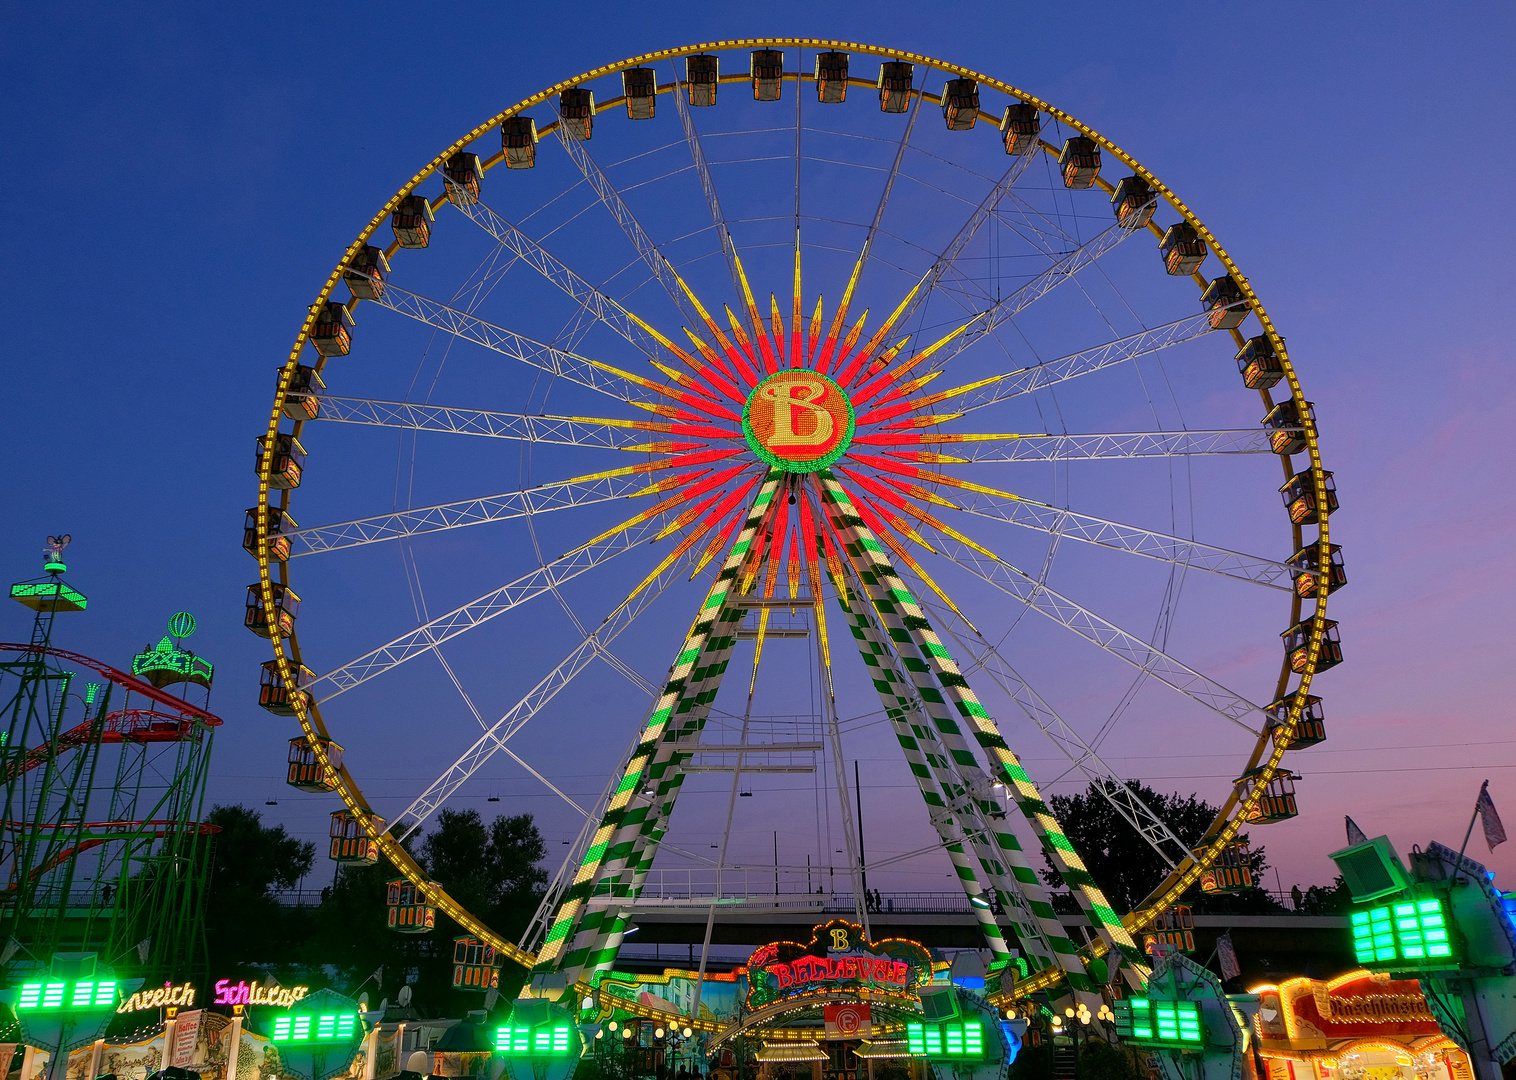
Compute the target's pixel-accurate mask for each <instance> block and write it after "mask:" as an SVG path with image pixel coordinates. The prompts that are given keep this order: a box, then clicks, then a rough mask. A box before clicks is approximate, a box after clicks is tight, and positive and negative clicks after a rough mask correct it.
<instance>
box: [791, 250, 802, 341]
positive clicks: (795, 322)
mask: <svg viewBox="0 0 1516 1080" xmlns="http://www.w3.org/2000/svg"><path fill="white" fill-rule="evenodd" d="M794 301H795V306H794V310H793V313H792V314H791V315H790V367H792V368H795V367H799V366H800V361H801V360H802V359H804V357H802V356H801V355H800V331H801V322H800V314H801V312H800V230H799V229H796V230H795V295H794Z"/></svg>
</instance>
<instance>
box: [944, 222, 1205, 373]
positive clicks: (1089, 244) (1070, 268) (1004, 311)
mask: <svg viewBox="0 0 1516 1080" xmlns="http://www.w3.org/2000/svg"><path fill="white" fill-rule="evenodd" d="M1141 231H1142V230H1140V229H1128V228H1125V227H1124V226H1121V225H1112V226H1110V227H1109V228H1107V229H1106V230H1105V231H1104V232H1101V233H1097V234H1096V235H1095V236H1094V237H1092V238H1091V239H1089V240H1087V241H1085V242H1084V243H1083V244H1081V245H1079V246H1078V247H1076V248H1075V249H1074V250H1073V251H1070V252H1068V253H1067V254H1065V255H1064V256H1063V257H1062V258H1061V259H1059V260H1058V261H1057V262H1055V263H1054V264H1053V265H1052V266H1050V267H1048V268H1047V269H1046V270H1044V271H1043V272H1042V273H1040V274H1038V275H1037V276H1036V277H1034V278H1033V279H1032V280H1031V281H1029V282H1027V283H1026V284H1025V285H1023V286H1021V288H1019V289H1017V290H1016V291H1015V292H1013V293H1011V294H1010V295H1009V296H1007V297H1005V299H1003V300H1000V301H998V302H996V303H994V304H992V305H990V306H989V307H987V308H985V309H984V310H983V311H982V312H980V318H979V319H978V320H977V323H978V325H977V326H976V328H975V329H974V331H973V332H972V333H970V334H967V335H965V337H964V338H963V339H962V340H961V341H959V342H958V343H957V344H956V345H955V346H954V347H953V348H952V349H950V350H946V351H944V352H943V353H941V354H939V355H938V356H937V357H936V359H934V360H933V361H932V363H931V365H930V367H929V368H928V370H936V369H937V368H940V367H944V366H946V365H947V364H948V362H949V361H951V360H952V359H953V357H955V356H957V355H958V354H959V353H960V352H962V351H963V350H964V349H966V348H968V347H969V346H970V345H972V344H974V342H976V341H978V340H980V339H981V338H983V337H984V336H986V335H988V334H990V333H992V332H993V331H994V330H995V328H996V327H998V326H1000V325H1002V324H1003V323H1006V322H1009V321H1010V320H1011V319H1014V318H1015V317H1016V316H1017V315H1019V314H1021V312H1023V311H1025V310H1026V309H1027V308H1029V307H1031V306H1032V305H1033V304H1035V303H1036V302H1037V301H1038V300H1040V299H1042V298H1043V297H1044V296H1046V295H1047V294H1048V293H1050V292H1052V291H1053V290H1054V289H1055V288H1057V287H1058V286H1059V285H1061V284H1063V283H1064V282H1065V281H1068V280H1069V279H1070V278H1072V277H1073V276H1074V275H1075V274H1077V273H1079V271H1081V270H1083V269H1084V268H1085V267H1087V266H1090V265H1092V264H1094V263H1095V262H1097V261H1098V260H1099V259H1100V258H1101V257H1102V256H1104V255H1106V254H1109V253H1110V252H1111V251H1114V250H1115V249H1116V248H1117V246H1119V245H1120V244H1121V242H1122V241H1124V240H1127V239H1130V238H1131V237H1132V236H1135V235H1136V234H1137V233H1138V232H1141ZM1209 316H1210V312H1206V313H1205V317H1206V318H1209Z"/></svg>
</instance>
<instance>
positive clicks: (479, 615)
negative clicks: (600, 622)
mask: <svg viewBox="0 0 1516 1080" xmlns="http://www.w3.org/2000/svg"><path fill="white" fill-rule="evenodd" d="M656 530H657V527H656V525H655V524H653V523H651V522H643V523H641V524H638V525H635V526H633V527H632V528H630V529H627V530H625V531H622V532H618V533H616V534H615V535H614V536H611V537H610V538H608V539H606V540H603V541H601V542H599V543H596V544H591V545H589V546H587V547H584V548H581V549H579V550H578V551H575V552H572V553H570V554H568V555H565V556H563V557H561V558H558V559H554V560H553V561H552V562H550V563H547V564H546V565H544V566H539V567H537V569H535V570H532V571H530V572H529V573H526V574H523V575H522V576H521V577H519V578H517V579H516V580H515V581H512V582H510V583H509V584H506V585H502V586H501V587H500V588H498V589H494V590H492V591H490V592H487V593H485V594H484V595H483V596H481V597H479V598H478V599H476V600H472V601H470V602H469V603H467V604H464V605H463V606H462V607H457V608H454V609H453V610H452V611H450V612H448V613H447V614H446V615H439V616H438V617H437V618H435V619H432V620H431V621H430V622H428V623H426V624H424V625H422V626H419V627H417V628H416V629H415V630H412V631H410V632H409V633H407V634H403V635H401V636H400V637H398V638H396V639H395V640H394V641H391V642H390V643H389V644H387V645H382V646H380V647H379V648H377V649H374V650H372V651H370V652H367V653H365V654H363V655H362V656H360V657H358V658H357V659H356V660H351V661H349V662H348V663H346V664H343V665H342V666H341V667H339V668H336V669H335V670H333V671H329V672H327V673H325V674H324V675H318V676H316V678H315V679H314V680H313V681H312V682H311V684H310V689H311V692H312V693H313V694H317V695H318V696H317V701H318V702H320V703H322V704H324V703H326V702H328V701H330V700H331V699H332V698H334V697H336V696H337V695H338V694H343V693H346V692H347V691H349V690H351V689H353V688H354V687H355V686H359V685H361V684H363V683H365V682H368V681H369V680H370V679H372V678H375V677H377V676H379V675H383V674H384V673H385V672H387V671H393V670H394V669H395V668H397V667H399V666H400V665H401V664H403V663H405V662H406V661H408V660H413V659H415V658H416V657H418V656H420V655H422V654H424V653H427V652H430V651H431V650H432V649H434V648H436V647H437V646H438V645H441V644H443V643H444V642H447V641H451V640H452V639H453V638H455V637H458V636H459V635H460V634H465V633H467V632H468V631H470V630H473V629H474V628H475V627H478V626H481V625H483V624H484V623H486V622H488V621H490V620H491V619H494V618H498V617H499V616H501V615H504V614H505V613H506V612H507V611H511V610H514V609H515V608H518V607H520V606H521V605H522V604H524V603H526V602H527V601H529V600H533V599H535V598H536V597H538V596H541V595H542V594H543V593H545V592H550V591H551V590H553V589H555V588H557V587H559V586H561V585H562V584H563V583H564V582H566V581H570V580H572V579H573V578H576V577H578V576H579V575H580V574H582V573H584V572H585V571H586V570H592V569H594V568H595V567H596V566H599V565H600V564H601V563H603V562H605V561H606V560H608V559H612V558H614V557H615V556H617V555H620V554H621V553H622V552H624V551H626V550H627V549H629V548H632V547H635V546H636V545H637V544H639V543H640V542H642V541H643V540H645V539H648V538H649V537H650V536H651V535H652V534H653V533H654V532H655V531H656ZM322 689H325V690H326V693H324V694H322V693H321V690H322Z"/></svg>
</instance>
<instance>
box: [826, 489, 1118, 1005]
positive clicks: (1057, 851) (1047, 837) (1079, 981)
mask: <svg viewBox="0 0 1516 1080" xmlns="http://www.w3.org/2000/svg"><path fill="white" fill-rule="evenodd" d="M818 477H819V479H820V482H821V485H822V488H823V490H824V491H825V492H826V495H827V497H828V499H829V501H830V503H831V513H832V521H833V525H834V527H835V528H837V530H838V532H839V533H840V534H841V535H842V536H843V537H844V538H845V542H846V543H849V544H851V545H852V546H854V547H856V555H855V558H857V559H859V560H860V561H861V562H862V563H863V564H865V565H867V566H869V567H870V569H871V570H872V572H873V575H874V578H875V580H874V582H873V586H874V589H873V590H871V595H873V596H874V598H875V606H876V608H878V610H879V612H880V614H881V616H882V617H884V619H885V622H886V625H887V626H889V628H890V631H891V636H892V637H895V638H897V640H898V637H904V638H906V639H907V640H909V642H910V643H911V644H912V645H914V646H915V650H916V651H917V653H918V655H917V656H915V657H912V656H909V655H905V654H904V650H903V658H904V659H905V662H906V667H907V669H908V670H909V671H911V673H912V675H913V677H915V676H916V674H917V672H916V667H917V664H918V663H920V664H923V665H924V666H925V667H929V668H930V669H931V672H932V673H934V674H935V675H936V677H937V681H938V682H939V683H940V684H941V687H942V695H938V694H937V693H936V691H935V688H934V689H933V692H932V695H931V696H929V695H928V694H927V693H926V692H925V691H923V694H922V697H923V700H924V701H925V702H926V704H927V706H928V708H929V709H931V708H932V706H933V705H934V704H939V703H942V696H943V695H945V697H946V699H947V702H948V703H951V705H952V706H953V707H954V708H955V709H956V711H957V712H958V716H959V719H961V720H962V721H963V722H966V723H967V724H969V725H971V726H972V728H973V730H974V734H975V738H976V741H977V742H978V743H979V746H980V748H981V750H983V751H984V752H985V753H986V754H987V755H988V756H989V757H990V759H991V760H992V761H993V762H994V763H995V764H996V766H997V773H998V775H1000V776H1001V777H1002V778H1003V780H1004V782H1005V783H1006V786H1007V789H1008V790H1009V791H1010V792H1012V794H1013V796H1014V798H1015V801H1016V806H1017V808H1018V809H1019V810H1020V811H1021V814H1022V816H1023V817H1024V818H1025V819H1026V821H1027V823H1028V824H1029V825H1030V826H1031V827H1032V830H1033V832H1034V833H1035V835H1036V836H1037V838H1038V840H1039V841H1040V842H1041V843H1042V845H1043V848H1044V850H1045V851H1046V852H1047V853H1048V856H1049V859H1050V861H1051V862H1052V863H1053V866H1054V867H1055V868H1056V869H1057V870H1058V872H1059V874H1061V875H1062V877H1063V879H1064V881H1065V882H1066V883H1067V884H1068V885H1069V887H1070V889H1071V891H1072V892H1073V894H1074V897H1075V899H1076V900H1077V901H1078V902H1079V905H1080V907H1081V908H1082V909H1083V911H1084V913H1085V915H1086V916H1087V917H1088V918H1089V920H1090V924H1091V925H1092V926H1093V927H1095V928H1096V929H1097V930H1099V931H1100V932H1101V933H1102V934H1103V935H1104V936H1106V938H1107V940H1108V941H1109V942H1110V943H1111V944H1112V945H1113V946H1115V948H1116V949H1117V950H1118V955H1120V956H1121V957H1122V958H1123V959H1125V960H1127V961H1128V962H1129V963H1133V962H1138V961H1137V960H1136V958H1137V957H1138V956H1140V953H1138V951H1137V946H1136V943H1135V942H1134V941H1133V940H1132V937H1131V935H1130V934H1129V933H1128V932H1127V930H1126V928H1125V927H1124V926H1122V924H1121V918H1120V916H1118V915H1117V914H1116V912H1115V910H1114V909H1113V908H1112V907H1111V905H1110V903H1109V901H1107V900H1106V898H1105V895H1104V894H1103V893H1102V892H1101V891H1100V888H1099V886H1098V885H1096V884H1095V880H1094V878H1093V877H1091V876H1090V873H1089V870H1088V869H1087V868H1086V867H1085V865H1084V861H1083V860H1082V859H1081V858H1080V857H1079V853H1078V852H1077V851H1076V850H1075V849H1074V845H1073V844H1072V843H1071V842H1070V841H1069V839H1068V837H1067V835H1065V833H1064V831H1063V827H1062V826H1061V825H1060V824H1059V823H1058V820H1057V819H1056V818H1055V817H1054V816H1053V813H1052V810H1051V808H1049V807H1048V805H1047V803H1046V802H1045V801H1044V800H1043V798H1042V796H1041V793H1040V792H1039V791H1038V790H1037V787H1036V785H1035V784H1033V782H1032V780H1031V777H1030V776H1029V775H1028V774H1027V772H1026V770H1025V769H1024V768H1023V767H1022V766H1021V763H1020V761H1019V760H1018V759H1017V758H1016V755H1015V754H1013V753H1012V752H1011V749H1010V747H1009V746H1008V745H1007V744H1006V741H1005V739H1004V737H1003V736H1001V734H1000V731H999V729H998V728H997V727H996V725H995V722H994V720H993V719H991V717H990V715H989V713H988V712H987V711H986V710H985V708H984V706H983V705H982V704H981V703H980V701H979V699H978V697H977V696H976V695H975V694H974V691H973V690H972V688H970V686H969V684H968V680H967V679H965V678H964V677H963V673H962V671H961V670H959V668H958V664H957V662H956V661H955V660H954V659H953V657H952V655H951V654H950V653H949V652H948V651H947V649H946V648H945V647H944V646H943V644H942V641H941V639H939V638H938V636H937V633H936V631H935V630H933V629H932V626H931V623H930V621H929V620H928V619H927V617H926V613H925V612H924V611H923V610H922V608H921V605H920V604H919V603H918V602H917V601H916V598H915V596H914V595H913V594H912V593H911V591H910V590H909V589H907V588H906V586H905V583H904V581H902V580H901V578H900V576H899V574H898V573H897V572H896V571H895V568H894V567H893V565H891V563H890V561H889V559H888V558H887V557H886V555H885V551H884V548H883V547H882V545H880V543H879V541H878V540H877V538H875V537H874V536H873V534H872V532H871V531H870V530H869V529H868V527H867V526H866V525H865V524H864V523H863V520H862V518H861V517H859V515H858V512H857V510H856V508H855V507H854V506H853V504H852V500H851V499H850V498H849V497H848V494H847V491H846V490H845V489H844V488H843V487H842V485H841V484H839V483H838V482H837V480H836V478H835V477H834V476H833V475H832V474H831V472H830V471H829V470H823V471H822V472H820V473H818ZM869 584H870V583H869V582H867V581H865V586H866V587H867V586H868V585H869ZM876 590H877V591H876ZM900 644H901V645H902V646H903V645H904V642H901V643H900ZM913 661H915V662H914V663H913ZM922 674H925V672H923V673H922ZM918 686H920V682H919V681H918ZM933 697H936V698H937V701H936V702H934V701H933V700H932V698H933ZM933 711H934V714H935V710H933ZM933 719H934V720H937V719H938V717H937V716H936V715H934V716H933ZM939 728H940V729H941V733H942V738H943V742H944V744H945V745H948V746H949V748H950V750H952V758H953V761H954V763H955V765H957V766H958V768H959V771H960V773H963V774H965V775H966V776H969V777H970V784H969V786H970V788H971V790H972V789H973V787H974V784H973V783H972V776H973V774H975V773H978V772H979V763H978V760H977V758H975V756H974V755H973V753H972V752H971V751H970V750H969V749H968V746H967V742H966V741H964V740H963V736H962V733H961V731H960V729H959V727H958V724H957V722H956V721H953V720H952V719H951V718H950V717H948V718H947V723H946V724H945V725H943V724H942V723H941V721H940V720H939ZM954 742H960V743H961V744H962V750H961V751H960V750H959V749H958V748H957V747H954V745H953V744H954ZM1007 835H1008V834H1007ZM997 839H998V836H997ZM1008 839H1010V840H1011V841H1012V842H1013V843H1014V839H1015V838H1014V837H1013V836H1008ZM1003 850H1005V851H1006V853H1007V859H1008V861H1011V863H1012V865H1013V866H1015V865H1016V861H1018V860H1019V861H1020V863H1021V864H1022V866H1020V867H1017V870H1018V874H1017V877H1018V879H1019V878H1021V877H1022V876H1023V872H1022V867H1025V871H1024V872H1025V873H1027V874H1031V875H1032V876H1033V879H1034V882H1035V871H1033V870H1032V869H1031V867H1030V866H1028V865H1026V859H1025V855H1024V853H1023V852H1021V851H1020V846H1019V844H1018V845H1016V846H1015V847H1014V848H1010V847H1005V846H1003ZM1033 888H1035V889H1036V890H1037V891H1038V892H1040V891H1041V885H1040V882H1035V884H1034V885H1033ZM1028 900H1029V902H1033V901H1032V897H1031V896H1028ZM1035 910H1037V909H1036V908H1035V907H1034V911H1035ZM1048 913H1049V914H1051V909H1050V908H1049V909H1048ZM1051 921H1052V923H1053V925H1054V926H1056V927H1057V933H1056V935H1054V934H1050V935H1049V940H1050V941H1051V942H1052V944H1053V945H1054V947H1055V949H1057V950H1058V952H1059V959H1060V963H1061V965H1062V966H1063V967H1064V969H1065V971H1067V972H1068V975H1069V983H1070V986H1071V987H1072V988H1073V989H1074V990H1075V991H1076V992H1078V991H1088V990H1089V989H1090V988H1091V984H1090V981H1089V977H1088V975H1087V974H1086V973H1085V970H1084V966H1083V964H1082V962H1081V961H1080V960H1079V958H1078V956H1077V954H1076V953H1075V952H1074V946H1073V943H1072V942H1069V941H1068V939H1067V938H1066V937H1063V934H1062V926H1061V925H1060V924H1059V923H1058V921H1057V919H1056V918H1053V919H1052V920H1051ZM1047 923H1048V920H1046V919H1044V920H1043V924H1044V925H1047ZM1060 938H1061V939H1062V940H1061V941H1060V940H1059V939H1060ZM1065 943H1066V944H1065ZM1065 949H1067V950H1068V953H1067V954H1066V953H1065V952H1064V950H1065Z"/></svg>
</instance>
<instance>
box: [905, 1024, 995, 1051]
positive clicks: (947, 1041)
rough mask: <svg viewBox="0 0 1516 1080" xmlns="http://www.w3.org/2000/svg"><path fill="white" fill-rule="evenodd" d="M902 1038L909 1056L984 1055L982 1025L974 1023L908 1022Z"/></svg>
mask: <svg viewBox="0 0 1516 1080" xmlns="http://www.w3.org/2000/svg"><path fill="white" fill-rule="evenodd" d="M905 1038H906V1049H907V1051H908V1052H909V1053H910V1055H911V1056H912V1057H925V1058H982V1057H984V1028H983V1026H982V1025H980V1024H977V1023H972V1022H970V1023H966V1024H907V1025H906V1026H905Z"/></svg>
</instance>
